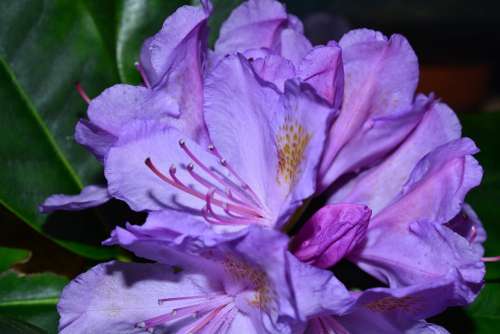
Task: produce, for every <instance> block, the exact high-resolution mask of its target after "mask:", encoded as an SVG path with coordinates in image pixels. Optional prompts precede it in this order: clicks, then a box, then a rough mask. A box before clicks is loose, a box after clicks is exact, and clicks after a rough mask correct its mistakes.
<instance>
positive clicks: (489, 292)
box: [467, 283, 500, 334]
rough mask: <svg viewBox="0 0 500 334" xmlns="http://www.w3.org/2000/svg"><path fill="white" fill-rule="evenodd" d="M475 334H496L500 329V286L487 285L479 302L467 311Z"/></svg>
mask: <svg viewBox="0 0 500 334" xmlns="http://www.w3.org/2000/svg"><path fill="white" fill-rule="evenodd" d="M467 314H469V316H470V317H471V318H472V320H473V321H474V326H475V331H474V332H475V333H477V334H496V333H498V329H499V328H500V327H499V326H500V284H499V283H487V284H486V286H485V287H484V288H483V291H482V292H481V294H480V295H479V297H478V298H477V300H476V301H475V302H474V304H472V305H471V306H470V307H469V308H468V309H467Z"/></svg>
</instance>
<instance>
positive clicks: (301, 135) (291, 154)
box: [276, 118, 311, 185]
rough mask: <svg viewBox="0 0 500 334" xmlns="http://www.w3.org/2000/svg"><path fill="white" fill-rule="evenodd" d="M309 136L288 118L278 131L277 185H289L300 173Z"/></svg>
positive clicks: (302, 128) (301, 127)
mask: <svg viewBox="0 0 500 334" xmlns="http://www.w3.org/2000/svg"><path fill="white" fill-rule="evenodd" d="M310 140H311V135H310V134H309V133H307V131H305V129H304V127H303V126H302V125H300V124H299V123H298V122H296V121H293V120H291V119H289V118H287V119H286V120H285V123H284V124H283V125H281V126H280V128H279V129H278V134H277V136H276V144H277V146H278V175H277V179H276V181H277V182H278V184H282V183H286V184H288V185H291V184H292V183H293V182H295V179H296V177H297V175H299V173H300V167H301V163H302V160H303V158H304V153H305V151H306V148H307V145H308V144H309V142H310Z"/></svg>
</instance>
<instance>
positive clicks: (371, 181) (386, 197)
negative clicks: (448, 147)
mask: <svg viewBox="0 0 500 334" xmlns="http://www.w3.org/2000/svg"><path fill="white" fill-rule="evenodd" d="M417 99H418V100H421V101H422V102H423V103H425V104H427V105H428V106H429V110H428V111H426V113H425V115H424V117H423V118H422V120H421V121H420V123H419V124H418V126H417V128H416V129H415V130H414V131H413V132H412V133H411V134H410V135H409V136H408V138H407V139H405V141H404V142H403V143H402V144H401V146H399V147H398V148H397V150H396V151H395V152H394V153H392V154H391V155H390V156H389V157H388V158H386V159H384V161H382V163H380V164H379V165H377V166H375V167H373V168H372V169H370V170H368V171H367V172H365V173H362V174H361V175H360V176H359V177H356V178H355V179H354V180H353V181H351V182H350V183H349V184H347V185H346V186H344V188H343V189H340V190H339V191H337V192H336V193H335V194H333V196H332V197H331V199H330V200H329V202H330V203H359V204H364V205H366V206H368V207H369V208H370V209H371V210H372V212H373V215H376V214H377V213H378V212H380V210H382V209H383V208H384V207H386V206H387V205H388V204H389V203H391V201H393V200H394V199H395V197H396V196H397V194H398V193H399V192H400V191H401V189H402V187H403V185H404V184H405V182H406V181H407V180H408V177H409V175H410V173H411V171H412V169H413V168H414V167H415V165H416V164H417V163H418V161H420V159H422V158H423V157H424V156H425V155H426V154H428V153H429V152H431V151H432V150H434V149H435V148H437V147H438V146H441V145H444V144H446V143H448V142H450V141H452V140H455V139H458V138H459V137H460V133H461V128H460V124H459V121H458V118H457V117H456V115H455V113H454V112H453V111H452V110H451V109H450V108H448V107H447V106H446V105H445V104H442V103H432V99H431V100H430V101H428V102H429V103H427V102H426V101H427V98H425V97H423V96H419V97H418V98H417ZM417 103H419V102H417Z"/></svg>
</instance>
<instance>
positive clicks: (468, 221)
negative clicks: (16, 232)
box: [446, 204, 486, 256]
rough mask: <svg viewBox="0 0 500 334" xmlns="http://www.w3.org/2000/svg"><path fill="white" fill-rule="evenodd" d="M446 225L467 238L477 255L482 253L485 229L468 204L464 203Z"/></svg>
mask: <svg viewBox="0 0 500 334" xmlns="http://www.w3.org/2000/svg"><path fill="white" fill-rule="evenodd" d="M446 226H448V227H449V228H450V229H452V230H453V231H455V232H456V233H458V234H459V235H461V236H462V237H463V238H465V239H466V240H468V241H469V242H470V243H471V245H472V247H473V248H474V251H475V252H476V253H477V254H479V256H483V255H484V247H483V244H484V242H485V241H486V231H485V230H484V228H483V225H482V224H481V221H480V220H479V217H478V216H477V214H476V213H475V212H474V210H473V209H472V207H471V206H470V205H468V204H464V206H463V208H462V211H461V212H460V213H459V214H458V215H457V216H456V217H455V218H453V219H452V220H451V221H450V222H448V223H447V224H446Z"/></svg>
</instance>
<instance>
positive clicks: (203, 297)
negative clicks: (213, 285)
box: [158, 294, 223, 305]
mask: <svg viewBox="0 0 500 334" xmlns="http://www.w3.org/2000/svg"><path fill="white" fill-rule="evenodd" d="M220 296H223V294H206V295H198V296H188V297H171V298H161V299H158V305H162V304H163V303H166V302H173V301H179V300H191V299H211V298H214V297H220Z"/></svg>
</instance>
